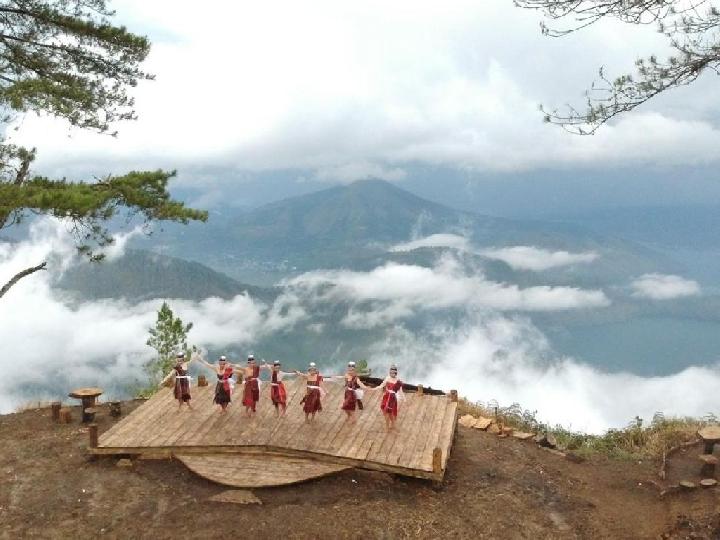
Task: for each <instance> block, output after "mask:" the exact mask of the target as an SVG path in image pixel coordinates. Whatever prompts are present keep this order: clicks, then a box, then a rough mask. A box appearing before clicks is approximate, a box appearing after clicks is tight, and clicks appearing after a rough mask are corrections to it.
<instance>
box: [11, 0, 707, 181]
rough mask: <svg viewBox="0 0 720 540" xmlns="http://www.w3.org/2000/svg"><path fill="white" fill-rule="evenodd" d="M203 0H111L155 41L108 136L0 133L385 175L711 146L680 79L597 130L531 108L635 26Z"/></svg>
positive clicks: (43, 149)
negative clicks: (569, 125) (578, 130)
mask: <svg viewBox="0 0 720 540" xmlns="http://www.w3.org/2000/svg"><path fill="white" fill-rule="evenodd" d="M204 6H205V7H204V9H202V10H198V9H197V6H196V5H194V4H192V3H190V2H184V1H180V2H175V1H174V2H169V0H157V1H153V2H146V1H140V0H122V1H118V2H116V3H115V4H114V7H116V8H117V9H118V12H119V14H120V17H121V20H123V21H124V22H126V23H127V24H128V25H129V26H130V27H131V28H133V27H137V28H138V29H140V30H141V31H146V32H148V33H149V34H150V37H151V39H153V40H154V42H155V45H154V47H153V51H152V53H151V56H150V58H149V60H148V65H147V69H148V70H149V71H151V72H154V73H155V74H156V75H157V80H156V81H154V82H148V83H142V84H141V85H140V86H139V87H138V88H137V90H136V93H135V94H136V102H137V110H138V113H139V116H140V120H139V121H138V122H135V123H129V124H125V125H120V126H118V128H119V130H120V137H119V139H117V140H116V139H111V138H108V137H103V136H97V135H92V134H89V133H81V132H76V131H70V132H68V130H67V129H66V127H65V126H64V125H63V124H62V123H59V122H56V121H53V120H50V119H46V118H42V119H38V118H36V117H34V116H28V117H26V118H25V119H24V121H23V122H21V124H20V129H19V131H18V132H17V133H14V132H13V134H12V137H13V139H14V140H16V141H17V142H20V143H24V144H29V145H32V146H37V147H38V149H39V159H38V162H37V166H38V168H39V169H40V170H41V171H43V172H52V173H56V174H68V175H69V176H71V177H72V176H80V175H90V174H105V173H107V172H109V171H110V170H112V171H115V170H121V169H127V168H148V167H153V168H154V167H158V166H161V167H166V168H174V167H179V168H181V169H182V168H187V167H196V166H202V165H209V166H215V167H227V168H230V169H247V170H268V169H283V168H303V169H304V168H309V169H315V170H316V171H318V172H317V174H316V177H317V178H319V179H334V180H338V181H350V180H354V179H358V178H365V177H368V176H370V175H372V176H379V177H381V178H386V179H392V180H398V179H402V178H404V174H405V172H404V168H405V164H408V163H421V164H423V163H424V164H428V163H429V164H445V165H450V166H456V167H463V168H471V169H480V170H492V171H508V170H523V169H533V168H537V167H548V166H552V167H565V166H576V165H583V166H585V165H588V166H592V165H599V164H600V165H603V166H606V165H612V164H628V163H630V164H632V163H642V164H644V163H653V164H659V165H662V164H666V165H667V164H688V163H705V162H716V161H717V159H718V153H717V151H716V149H717V148H718V146H719V144H720V131H718V129H716V127H714V126H713V124H712V122H711V120H710V118H711V117H712V114H716V113H717V110H718V109H717V107H718V105H717V102H716V101H712V100H704V101H702V100H700V99H698V100H693V99H689V98H688V96H694V94H692V93H691V92H693V90H690V89H688V90H681V91H678V92H676V93H675V94H673V95H674V96H679V97H678V98H677V102H679V103H680V106H678V105H677V103H676V102H675V101H673V99H674V98H672V96H671V98H670V99H666V100H663V101H662V103H660V102H654V103H651V104H648V105H647V106H645V107H643V108H642V110H641V111H639V112H637V113H633V114H632V115H630V116H627V117H623V118H622V119H621V120H620V121H618V122H616V123H614V124H613V125H611V126H607V127H606V128H605V129H603V130H601V131H600V132H599V133H598V134H597V136H595V137H569V136H568V135H567V134H565V133H564V132H563V131H562V130H560V129H558V128H554V127H552V126H547V125H544V124H543V123H542V121H541V117H540V114H539V113H538V111H537V104H538V103H539V102H543V103H546V104H548V105H553V104H562V103H565V102H567V101H571V102H574V103H578V100H575V99H573V98H574V97H575V96H577V97H578V98H579V100H580V101H582V98H581V95H582V91H583V90H584V89H585V88H586V87H587V86H588V84H589V83H590V81H591V80H592V78H593V76H594V73H595V70H596V68H597V67H598V66H600V65H606V66H612V67H615V68H616V70H615V72H616V73H623V72H625V71H627V70H629V69H630V70H631V69H632V64H633V61H634V60H635V58H636V57H637V56H638V55H639V54H649V53H658V54H661V55H662V53H663V50H664V40H663V38H662V36H658V35H657V34H656V33H655V32H653V31H652V29H649V28H638V27H636V26H635V27H629V26H623V25H620V24H615V23H608V24H600V25H597V26H596V27H594V28H590V29H588V30H587V31H585V32H582V33H580V34H577V35H575V36H572V37H569V38H567V39H563V40H550V39H547V38H544V37H542V36H541V35H540V32H539V31H538V27H537V22H538V15H537V13H535V12H530V11H524V10H519V9H516V8H514V7H513V6H512V3H510V2H508V3H507V4H506V5H505V4H503V5H500V4H496V3H492V2H471V1H469V0H465V1H460V2H456V3H453V5H452V6H451V5H448V4H442V5H440V4H437V3H434V2H429V1H420V2H417V1H413V2H411V1H410V0H407V1H397V2H393V3H392V5H388V4H387V3H383V2H375V1H370V2H363V3H361V4H355V5H352V6H351V5H348V4H346V3H342V2H333V1H330V0H326V1H318V2H313V3H312V4H297V3H294V2H288V1H284V2H283V1H269V2H261V3H246V2H234V3H231V2H221V1H220V0H214V1H212V0H211V1H209V2H207V3H205V4H204ZM168 13H172V16H171V17H168ZM278 13H282V14H283V16H282V17H279V16H278V15H277V14H278ZM509 42H512V47H508V46H507V44H508V43H509ZM577 51H582V54H578V52H577ZM419 59H422V60H421V61H420V60H419ZM188 73H192V76H188ZM548 74H550V75H551V76H548ZM688 102H689V103H688ZM700 102H702V103H703V105H702V107H703V108H701V110H697V108H698V103H700ZM683 103H687V104H686V105H683ZM663 104H665V105H663ZM652 107H656V108H652ZM668 111H672V114H673V116H671V115H670V113H669V112H668ZM688 111H691V112H692V114H690V113H689V112H688ZM69 134H70V135H71V137H72V139H71V140H70V141H68V135H69ZM69 145H70V146H71V147H72V152H68V151H67V148H68V146H69ZM179 181H180V182H187V183H192V184H193V185H197V181H198V178H196V177H191V176H188V177H181V178H180V179H179ZM204 181H205V182H209V183H213V182H214V180H213V178H212V177H210V178H208V179H205V180H204Z"/></svg>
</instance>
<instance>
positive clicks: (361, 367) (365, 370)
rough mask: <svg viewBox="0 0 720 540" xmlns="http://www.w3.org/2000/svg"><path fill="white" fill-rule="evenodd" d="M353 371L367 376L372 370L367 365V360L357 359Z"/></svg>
mask: <svg viewBox="0 0 720 540" xmlns="http://www.w3.org/2000/svg"><path fill="white" fill-rule="evenodd" d="M355 372H356V373H357V374H358V375H362V376H367V377H369V376H370V374H371V373H372V370H371V369H370V368H369V367H368V362H367V360H365V359H362V360H358V361H357V362H355Z"/></svg>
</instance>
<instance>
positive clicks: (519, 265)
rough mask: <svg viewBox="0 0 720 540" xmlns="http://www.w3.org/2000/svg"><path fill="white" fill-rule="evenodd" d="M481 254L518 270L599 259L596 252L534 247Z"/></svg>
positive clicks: (556, 266)
mask: <svg viewBox="0 0 720 540" xmlns="http://www.w3.org/2000/svg"><path fill="white" fill-rule="evenodd" d="M480 254H482V255H484V256H485V257H488V258H490V259H497V260H499V261H503V262H505V263H507V264H509V265H510V266H511V267H512V268H515V269H517V270H534V271H542V270H549V269H550V268H558V267H560V266H569V265H573V264H579V263H590V262H593V261H594V260H596V259H597V258H598V254H597V253H595V252H594V251H589V252H585V253H570V252H568V251H549V250H547V249H541V248H536V247H532V246H513V247H506V248H497V249H487V250H482V251H480Z"/></svg>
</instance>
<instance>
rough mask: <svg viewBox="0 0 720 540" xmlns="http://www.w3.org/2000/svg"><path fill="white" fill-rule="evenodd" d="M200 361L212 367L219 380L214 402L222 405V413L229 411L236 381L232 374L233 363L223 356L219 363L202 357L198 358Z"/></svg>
mask: <svg viewBox="0 0 720 540" xmlns="http://www.w3.org/2000/svg"><path fill="white" fill-rule="evenodd" d="M198 360H199V361H200V362H202V363H203V364H205V365H206V366H207V367H209V368H210V369H212V370H213V371H214V372H215V374H216V375H217V378H218V381H217V384H216V385H215V397H214V398H213V403H216V404H218V405H220V413H226V412H227V406H228V404H229V403H230V401H231V400H232V391H233V387H234V386H235V381H234V380H233V378H232V376H233V373H234V369H233V365H232V364H231V363H230V362H228V361H227V358H225V357H224V356H221V357H220V358H219V359H218V363H217V365H213V364H210V363H209V362H206V361H205V360H203V359H202V358H198Z"/></svg>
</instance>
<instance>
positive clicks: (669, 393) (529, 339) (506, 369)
mask: <svg viewBox="0 0 720 540" xmlns="http://www.w3.org/2000/svg"><path fill="white" fill-rule="evenodd" d="M391 362H394V363H396V364H398V365H399V368H400V377H401V378H402V379H403V380H406V381H409V382H418V381H422V382H424V383H426V384H430V385H431V386H432V387H434V388H441V389H444V390H446V391H448V390H450V389H457V390H458V391H459V393H460V394H461V395H463V396H465V397H467V398H468V399H470V400H473V401H480V402H484V403H487V402H490V401H493V400H496V401H497V402H498V403H499V404H500V405H501V406H509V405H511V404H512V403H519V404H520V405H521V406H522V407H523V408H525V409H528V410H530V411H533V410H534V411H537V417H538V419H539V420H540V421H544V422H548V423H550V424H551V425H552V424H561V425H563V426H565V427H570V428H572V429H576V430H580V431H588V432H591V433H601V432H603V431H605V430H607V429H609V428H617V427H621V426H623V425H625V424H627V422H628V421H630V420H631V419H633V418H634V417H635V416H636V415H639V416H640V417H641V418H644V419H646V420H650V419H651V418H652V416H653V415H654V414H655V413H656V412H658V411H663V412H664V413H666V415H668V416H694V417H700V416H703V415H705V414H707V413H708V412H716V413H717V400H716V399H715V391H714V389H715V388H717V386H718V384H720V367H718V366H714V367H691V368H687V369H685V370H683V371H681V372H679V373H676V374H673V375H669V376H665V377H640V376H637V375H632V374H628V373H603V372H601V371H599V370H597V369H595V368H593V367H591V366H589V365H586V364H583V363H580V362H578V361H576V360H573V359H571V358H560V357H557V356H556V355H554V354H553V352H552V350H551V349H550V347H549V345H548V343H547V341H546V339H545V337H544V336H543V335H542V334H541V333H540V332H539V331H538V330H537V329H536V328H535V327H534V326H533V325H532V324H530V323H529V322H528V321H526V320H523V319H511V318H508V317H505V316H498V315H497V314H495V315H493V314H490V315H489V316H487V317H485V318H477V319H475V320H473V319H470V320H467V321H466V324H463V325H461V326H459V327H442V326H440V327H437V328H435V329H434V331H431V332H428V331H423V332H418V333H414V332H410V331H408V330H406V329H403V328H396V329H395V330H394V331H393V332H392V333H391V335H390V336H389V337H388V338H387V339H385V340H383V341H381V342H378V343H377V344H376V345H375V347H374V349H373V351H372V354H371V359H370V363H371V365H372V367H373V368H374V369H373V370H374V372H376V373H380V374H382V373H384V372H385V370H386V369H387V366H388V365H389V364H390V363H391Z"/></svg>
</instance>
